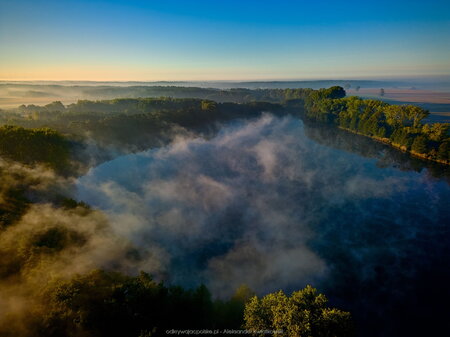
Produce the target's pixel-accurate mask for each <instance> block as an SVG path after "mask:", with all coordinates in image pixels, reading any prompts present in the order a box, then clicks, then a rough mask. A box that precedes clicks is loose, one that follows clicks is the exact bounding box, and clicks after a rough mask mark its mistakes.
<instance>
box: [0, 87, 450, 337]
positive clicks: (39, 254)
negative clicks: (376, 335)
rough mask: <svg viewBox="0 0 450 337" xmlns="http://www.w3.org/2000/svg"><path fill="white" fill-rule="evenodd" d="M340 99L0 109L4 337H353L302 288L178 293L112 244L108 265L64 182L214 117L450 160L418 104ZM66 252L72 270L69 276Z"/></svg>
mask: <svg viewBox="0 0 450 337" xmlns="http://www.w3.org/2000/svg"><path fill="white" fill-rule="evenodd" d="M166 90H167V89H166ZM185 90H190V89H189V88H186V89H185ZM345 95H346V93H345V90H344V89H343V88H342V87H336V86H335V87H331V88H328V89H319V90H312V89H260V90H249V89H235V90H228V91H215V92H214V93H213V94H210V95H208V99H206V98H204V97H200V98H171V97H161V98H117V99H112V100H101V101H90V100H79V101H78V102H77V103H74V104H69V105H67V106H65V105H63V104H62V103H61V102H53V103H50V104H47V105H45V106H35V105H28V106H25V105H22V106H20V107H18V108H17V109H10V110H4V111H1V112H0V124H1V125H2V126H0V156H1V160H0V176H1V180H2V184H1V187H0V188H1V189H0V201H1V203H0V253H1V255H2V262H1V264H0V295H2V296H4V299H3V300H2V301H3V302H0V304H1V305H2V306H3V309H0V310H4V311H0V313H1V316H2V317H1V318H0V335H2V336H11V337H12V336H24V337H25V336H55V337H56V336H74V337H78V336H139V337H147V336H162V335H166V334H167V332H166V331H168V330H170V329H211V330H215V329H247V330H248V333H250V334H253V335H261V336H264V335H266V334H265V333H264V331H266V330H272V331H276V330H277V331H279V330H282V331H283V336H307V337H328V336H334V337H339V336H352V335H353V334H354V333H355V329H354V326H353V323H352V319H351V314H350V313H349V312H348V311H346V309H345V308H343V309H338V308H335V307H333V306H329V305H328V300H327V298H326V297H325V295H323V294H320V293H319V291H318V290H317V289H314V288H313V287H311V286H307V285H305V288H304V289H300V290H297V291H294V292H292V294H290V295H286V294H285V293H283V292H282V291H280V292H274V293H269V294H264V295H262V296H261V295H259V296H257V295H256V294H255V293H254V292H253V291H252V290H251V289H250V288H249V287H247V286H246V285H242V286H241V287H239V288H238V289H236V291H235V293H234V295H232V296H231V297H230V298H227V299H223V298H222V299H219V298H214V297H213V296H212V295H211V293H210V291H209V290H208V288H207V287H206V286H204V285H201V286H198V287H196V288H183V287H181V286H179V285H173V284H164V283H163V282H161V281H157V280H154V279H153V278H152V276H151V275H149V274H147V273H145V272H142V271H139V270H130V269H129V267H128V264H132V263H134V262H136V261H138V262H139V261H144V260H145V256H142V255H141V253H140V252H139V251H138V250H137V249H136V248H135V247H133V244H132V243H130V242H125V243H120V245H119V246H120V247H121V248H120V251H119V252H118V253H116V254H121V259H122V260H121V261H124V262H123V265H117V263H118V262H115V261H114V258H115V257H116V256H110V257H109V256H108V254H109V253H110V252H109V251H108V247H111V246H117V245H118V242H117V241H116V240H117V238H116V237H114V235H113V233H112V231H111V228H110V227H109V224H108V220H107V218H106V217H105V215H104V214H102V212H101V211H99V210H95V209H93V208H91V207H90V206H89V205H88V204H86V203H84V202H82V201H79V200H74V199H72V198H71V193H70V190H69V188H68V186H70V184H71V182H72V181H73V179H76V178H77V177H78V176H80V175H82V174H84V173H86V172H87V171H88V169H89V168H90V167H93V166H95V165H98V164H99V163H101V162H104V161H107V160H110V159H112V158H114V157H117V156H119V155H122V154H127V153H133V152H138V151H142V150H145V149H149V148H153V147H157V146H161V145H163V144H167V143H169V142H170V141H172V140H174V139H175V137H178V136H180V135H183V134H195V135H197V136H198V137H205V138H208V137H211V135H213V134H215V133H217V131H218V130H219V129H220V125H221V123H225V122H227V121H232V120H236V119H250V118H254V117H258V116H261V115H263V114H265V113H271V114H273V115H279V116H285V115H294V116H297V117H301V118H303V119H305V122H306V121H309V122H310V123H314V124H317V125H321V124H324V125H328V126H331V127H333V128H341V129H343V130H346V131H350V132H355V133H358V134H361V135H364V136H368V137H370V138H373V139H374V141H381V142H384V143H387V144H389V145H391V146H394V147H396V148H399V149H400V150H402V151H406V152H409V153H411V154H413V155H415V156H419V157H421V158H422V159H425V160H431V161H434V162H438V163H440V164H450V137H449V134H448V131H449V126H450V125H449V124H443V123H434V124H425V123H423V122H422V120H423V119H424V118H425V117H426V116H427V114H428V112H427V111H425V110H423V109H421V108H418V107H415V106H411V105H404V106H399V105H389V104H387V103H384V102H381V101H376V100H367V99H360V98H357V97H345ZM212 98H215V99H216V100H212ZM99 234H100V235H99ZM98 237H101V238H102V239H101V240H100V241H98V240H99V239H98ZM98 245H101V246H102V247H104V248H102V249H105V251H103V252H102V253H101V254H104V256H102V259H105V263H104V265H106V266H109V268H105V269H97V268H95V266H93V265H91V261H89V259H88V258H86V257H85V255H84V254H86V252H91V251H92V250H93V249H94V247H96V246H98ZM107 256H108V257H107ZM109 258H110V259H111V260H109ZM71 260H74V261H76V262H77V264H76V265H77V268H76V270H67V261H71ZM127 271H128V272H127Z"/></svg>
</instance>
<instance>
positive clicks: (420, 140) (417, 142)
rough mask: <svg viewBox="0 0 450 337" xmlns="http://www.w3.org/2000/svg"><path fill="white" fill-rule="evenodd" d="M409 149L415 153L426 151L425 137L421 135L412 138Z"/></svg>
mask: <svg viewBox="0 0 450 337" xmlns="http://www.w3.org/2000/svg"><path fill="white" fill-rule="evenodd" d="M411 150H412V151H414V152H417V153H427V139H426V137H425V136H423V135H419V136H417V137H416V138H414V141H413V143H412V145H411Z"/></svg>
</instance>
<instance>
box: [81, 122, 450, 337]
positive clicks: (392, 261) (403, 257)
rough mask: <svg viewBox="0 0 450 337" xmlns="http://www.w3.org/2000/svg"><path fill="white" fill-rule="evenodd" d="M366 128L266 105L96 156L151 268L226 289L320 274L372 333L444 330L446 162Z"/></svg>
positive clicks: (107, 196)
mask: <svg viewBox="0 0 450 337" xmlns="http://www.w3.org/2000/svg"><path fill="white" fill-rule="evenodd" d="M427 165H428V164H425V163H423V162H422V161H420V160H415V159H411V158H410V157H409V156H407V155H405V154H402V153H400V152H398V151H396V150H393V149H391V148H389V147H387V146H385V145H382V144H378V143H375V142H373V141H372V140H370V139H367V138H364V137H361V136H356V135H352V134H348V133H346V132H343V131H340V130H336V129H330V128H322V127H321V128H318V127H314V126H310V125H305V124H304V123H303V122H302V121H301V120H299V119H297V118H294V117H274V116H271V115H264V116H262V117H261V118H257V119H253V120H250V121H234V122H232V123H229V124H226V125H224V126H223V127H222V128H221V129H220V131H219V132H218V133H217V134H216V135H214V136H213V137H210V138H208V139H203V138H201V137H194V136H193V137H192V138H186V137H184V138H180V139H177V140H176V141H174V142H173V143H172V144H169V145H167V146H165V147H162V148H157V149H150V150H148V151H144V152H140V153H135V154H129V155H125V156H122V157H119V158H116V159H114V160H112V161H109V162H106V163H104V164H102V165H100V166H98V167H95V168H93V169H91V170H90V171H89V172H88V174H86V175H85V176H83V177H81V178H80V179H79V180H78V182H77V198H78V199H80V200H83V201H85V202H87V203H89V204H91V205H92V206H94V207H96V208H98V209H101V210H103V211H104V212H105V213H106V214H107V215H108V216H109V218H110V221H111V224H112V226H113V228H114V230H115V232H116V233H117V235H120V236H123V237H124V239H127V240H130V241H132V242H133V244H134V245H135V246H136V247H138V249H139V251H140V252H141V256H142V259H145V260H146V264H145V266H146V271H148V272H150V273H152V274H153V275H155V277H156V278H158V279H161V280H164V281H165V282H168V283H172V284H180V285H184V286H188V287H190V286H196V285H198V284H200V283H205V284H206V285H207V286H208V287H209V289H210V290H211V292H212V293H213V295H215V296H218V297H228V296H230V294H232V292H233V291H234V289H236V288H237V287H238V286H239V285H241V284H247V285H248V286H250V288H252V289H253V290H255V291H256V292H257V293H258V294H265V293H267V292H273V291H277V290H279V289H283V290H285V291H286V292H291V291H293V290H297V289H300V288H303V287H304V286H305V285H306V284H312V285H313V286H315V287H317V288H318V289H319V290H320V291H323V292H324V293H325V294H326V295H327V296H328V297H329V299H330V301H331V304H333V305H336V306H339V307H341V308H342V309H345V310H349V311H351V312H352V314H353V316H354V317H355V321H356V323H357V326H358V330H359V334H360V335H363V336H426V335H428V336H430V335H433V332H434V331H436V333H437V331H446V330H445V329H447V330H449V321H448V315H449V309H448V303H449V300H450V291H449V288H448V285H449V284H450V263H449V260H450V258H449V257H450V231H449V227H450V221H449V216H450V207H449V200H450V185H449V183H448V181H449V180H448V170H446V169H444V168H442V167H439V166H438V165H437V166H436V165H432V164H430V165H432V166H430V167H426V166H427Z"/></svg>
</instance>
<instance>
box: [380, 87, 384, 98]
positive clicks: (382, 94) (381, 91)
mask: <svg viewBox="0 0 450 337" xmlns="http://www.w3.org/2000/svg"><path fill="white" fill-rule="evenodd" d="M380 96H381V97H383V96H384V89H383V88H381V89H380Z"/></svg>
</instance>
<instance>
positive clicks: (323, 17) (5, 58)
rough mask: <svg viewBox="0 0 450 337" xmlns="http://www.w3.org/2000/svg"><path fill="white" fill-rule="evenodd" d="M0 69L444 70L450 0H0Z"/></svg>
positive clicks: (224, 73) (70, 73)
mask: <svg viewBox="0 0 450 337" xmlns="http://www.w3.org/2000/svg"><path fill="white" fill-rule="evenodd" d="M0 46H1V52H0V79H16V80H21V79H42V80H44V79H47V80H63V79H67V80H220V79H224V80H230V79H237V80H245V79H312V78H359V77H396V76H422V75H449V74H450V1H448V0H446V1H433V0H431V1H416V0H409V1H406V0H398V1H392V0H391V1H384V0H383V1H370V2H367V1H353V0H348V1H333V2H331V1H320V2H319V1H317V2H314V1H311V0H308V1H284V0H278V1H264V0H260V1H244V0H241V1H234V0H233V1H229V0H228V1H220V0H210V1H174V0H162V1H135V0H126V1H125V0H123V1H96V0H90V1H84V0H77V1H72V0H68V1H66V0H58V1H53V0H48V1H40V0H34V1H23V0H0Z"/></svg>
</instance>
